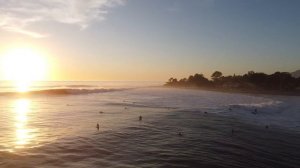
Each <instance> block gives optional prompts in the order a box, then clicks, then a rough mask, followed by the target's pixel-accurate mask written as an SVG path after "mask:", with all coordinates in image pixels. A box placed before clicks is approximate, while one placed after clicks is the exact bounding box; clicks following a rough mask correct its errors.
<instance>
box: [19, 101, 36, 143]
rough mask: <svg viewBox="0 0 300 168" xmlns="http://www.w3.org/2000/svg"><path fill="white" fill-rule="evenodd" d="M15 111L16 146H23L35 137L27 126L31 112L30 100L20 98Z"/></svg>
mask: <svg viewBox="0 0 300 168" xmlns="http://www.w3.org/2000/svg"><path fill="white" fill-rule="evenodd" d="M14 112H15V115H16V120H15V126H16V140H15V148H22V147H24V145H26V144H28V143H29V142H30V140H31V139H32V138H33V137H34V136H33V135H32V134H31V130H30V129H28V128H27V122H28V113H30V100H29V99H18V100H16V101H15V103H14Z"/></svg>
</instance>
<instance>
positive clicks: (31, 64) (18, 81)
mask: <svg viewBox="0 0 300 168" xmlns="http://www.w3.org/2000/svg"><path fill="white" fill-rule="evenodd" d="M1 63H2V66H1V67H2V73H3V78H4V80H9V81H13V83H14V85H15V88H16V91H18V92H26V91H28V90H29V89H30V85H31V84H32V83H33V81H39V80H46V79H47V74H48V61H47V59H46V58H45V57H43V56H42V55H41V54H39V53H37V52H35V51H34V50H33V49H30V48H15V49H12V50H10V51H8V52H7V53H5V54H4V55H3V56H2V60H1Z"/></svg>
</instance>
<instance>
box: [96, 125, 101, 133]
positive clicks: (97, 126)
mask: <svg viewBox="0 0 300 168" xmlns="http://www.w3.org/2000/svg"><path fill="white" fill-rule="evenodd" d="M96 128H97V130H98V131H99V128H100V126H99V123H97V125H96Z"/></svg>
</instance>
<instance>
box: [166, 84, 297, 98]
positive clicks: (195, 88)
mask: <svg viewBox="0 0 300 168" xmlns="http://www.w3.org/2000/svg"><path fill="white" fill-rule="evenodd" d="M163 87H166V88H177V89H192V90H205V91H213V92H222V93H241V94H250V95H277V96H300V91H295V92H286V91H267V90H257V91H253V90H235V89H220V88H204V87H185V86H165V85H163Z"/></svg>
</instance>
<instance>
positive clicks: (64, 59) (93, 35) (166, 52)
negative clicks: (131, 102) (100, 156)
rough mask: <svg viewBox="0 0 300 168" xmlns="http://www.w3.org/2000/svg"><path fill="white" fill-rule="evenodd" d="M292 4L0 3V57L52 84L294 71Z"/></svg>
mask: <svg viewBox="0 0 300 168" xmlns="http://www.w3.org/2000/svg"><path fill="white" fill-rule="evenodd" d="M299 9H300V1H299V0H69V1H63V0H0V53H1V52H5V51H6V50H10V49H12V48H15V47H20V46H22V47H23V46H27V47H30V48H34V49H35V50H37V51H39V52H40V53H41V54H43V55H46V56H47V57H48V58H49V60H51V71H52V76H51V78H50V79H52V80H167V79H168V78H169V77H178V78H181V77H185V76H188V75H190V74H194V73H197V72H199V73H204V74H205V75H206V76H209V75H210V74H211V73H212V72H213V71H215V70H219V71H222V72H223V73H224V74H226V75H227V74H233V73H237V74H241V73H246V72H247V71H249V70H254V71H259V72H261V71H262V72H266V73H273V72H274V71H289V72H290V71H294V70H297V69H300V54H299V53H300V47H299V44H300V10H299Z"/></svg>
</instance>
